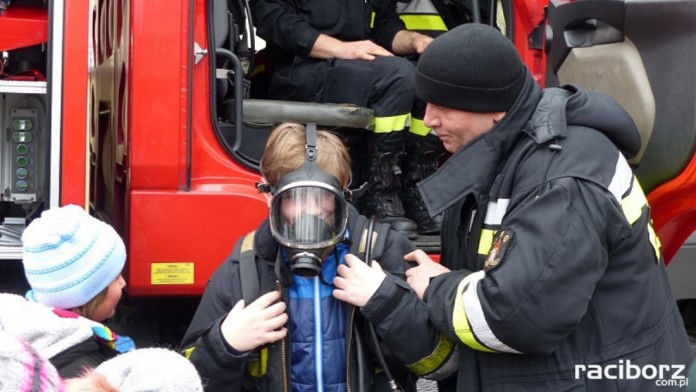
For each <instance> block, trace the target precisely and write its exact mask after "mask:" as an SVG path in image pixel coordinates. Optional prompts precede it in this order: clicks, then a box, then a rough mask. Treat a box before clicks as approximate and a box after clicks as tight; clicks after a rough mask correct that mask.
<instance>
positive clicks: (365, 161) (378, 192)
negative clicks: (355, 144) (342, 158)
mask: <svg viewBox="0 0 696 392" xmlns="http://www.w3.org/2000/svg"><path fill="white" fill-rule="evenodd" d="M404 134H405V132H403V131H399V132H390V133H378V134H374V135H371V136H370V139H369V141H368V142H367V143H366V146H365V147H366V148H365V153H366V154H365V155H363V156H357V157H355V158H354V159H355V160H356V164H357V166H358V167H359V168H361V169H362V170H361V171H362V174H363V175H362V178H363V179H364V180H365V181H367V186H368V188H367V192H366V193H365V194H364V195H363V196H362V197H361V198H360V199H361V200H360V204H359V205H360V207H361V213H362V214H363V215H365V216H368V217H369V216H372V215H375V216H376V217H377V218H378V219H380V220H381V221H382V222H384V223H389V225H390V226H391V227H392V228H393V229H394V230H396V231H398V232H400V233H402V234H404V235H405V236H406V237H408V238H410V239H415V238H416V237H418V226H417V225H416V223H415V222H414V221H412V220H410V219H408V218H406V216H405V211H404V207H403V205H402V204H401V200H400V199H399V193H400V191H401V178H400V177H401V168H400V167H399V160H400V159H401V156H402V155H403V145H404V138H405V135H404Z"/></svg>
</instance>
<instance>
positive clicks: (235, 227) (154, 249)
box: [115, 1, 268, 296]
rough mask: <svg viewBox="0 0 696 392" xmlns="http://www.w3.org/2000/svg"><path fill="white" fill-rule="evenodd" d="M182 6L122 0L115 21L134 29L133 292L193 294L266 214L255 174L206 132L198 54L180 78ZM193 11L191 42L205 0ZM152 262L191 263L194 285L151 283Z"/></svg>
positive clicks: (199, 37) (129, 146)
mask: <svg viewBox="0 0 696 392" xmlns="http://www.w3.org/2000/svg"><path fill="white" fill-rule="evenodd" d="M158 4H159V5H158ZM188 10H189V3H188V1H179V2H177V6H176V7H173V6H172V3H171V1H168V2H154V1H153V2H131V3H130V9H129V17H128V18H127V22H128V23H126V26H125V27H124V28H128V29H129V31H130V34H131V36H132V37H137V39H132V40H130V47H129V49H130V51H129V52H128V62H127V63H126V69H127V71H126V73H127V74H128V88H127V89H126V93H127V94H128V99H127V100H125V101H126V102H128V107H127V111H128V116H127V118H128V122H127V124H128V126H127V129H126V131H125V133H126V135H127V137H126V139H125V140H126V143H125V144H124V146H125V151H124V154H125V157H126V158H127V160H126V161H125V162H124V164H123V168H124V170H126V173H127V174H126V176H125V177H126V179H127V196H126V198H125V200H124V203H125V205H124V206H123V208H124V210H125V212H126V221H125V230H124V234H125V237H126V238H127V247H128V266H127V280H128V284H129V289H128V291H129V294H130V295H134V296H152V295H161V296H166V295H199V294H201V293H202V292H203V289H204V286H205V283H206V282H207V280H208V278H209V277H210V275H211V274H212V273H213V271H214V270H215V269H216V268H217V266H218V265H219V264H220V263H221V262H222V261H223V260H224V258H225V257H226V256H227V255H228V254H229V252H230V251H231V249H232V246H233V245H234V242H235V241H236V240H237V239H238V238H239V237H241V236H242V235H244V234H246V233H248V232H249V231H251V230H253V229H255V228H256V226H257V225H258V224H259V223H260V222H261V220H263V219H264V218H265V217H266V216H267V215H268V210H267V205H266V202H265V198H264V197H263V195H259V194H258V192H257V191H256V189H255V187H254V183H255V181H256V180H258V179H259V174H258V173H256V172H254V171H251V170H248V169H247V168H244V167H242V166H240V165H239V164H237V163H236V162H235V161H234V160H233V159H231V157H230V156H229V155H227V153H226V152H225V151H224V149H223V148H222V146H221V145H220V143H219V142H218V140H217V137H216V136H215V132H214V129H213V124H212V123H211V119H210V90H209V79H208V77H209V75H208V58H207V57H204V59H203V61H201V62H200V63H198V64H196V65H195V66H194V68H193V80H192V81H191V82H190V84H189V68H188V67H189V65H190V61H189V60H190V59H189V57H188V56H189V55H191V54H192V50H193V49H191V48H189V45H188V20H189V19H188V18H189V15H188ZM195 10H196V15H195V24H194V31H195V41H196V42H198V43H199V45H201V46H206V43H207V30H206V26H205V20H206V18H205V2H204V1H196V3H195ZM124 20H126V19H124ZM182 26H183V27H184V28H182ZM117 53H118V52H117ZM115 57H118V56H115ZM118 63H119V61H115V64H116V65H115V68H118V67H119V65H118ZM189 86H191V88H192V89H193V90H192V91H191V94H192V95H193V96H192V107H191V108H189V107H188V106H187V104H188V93H189V90H188V89H189ZM119 101H121V100H119ZM189 116H191V119H190V124H191V140H190V142H189V140H188V137H187V134H188V128H187V127H188V124H189ZM189 143H190V144H189ZM188 148H191V161H190V165H191V166H190V167H191V170H190V172H191V178H190V189H189V190H186V189H185V185H186V157H187V149H188ZM153 263H194V271H195V279H194V283H193V284H174V285H170V284H153V280H152V279H153V276H152V265H153ZM155 283H156V282H155Z"/></svg>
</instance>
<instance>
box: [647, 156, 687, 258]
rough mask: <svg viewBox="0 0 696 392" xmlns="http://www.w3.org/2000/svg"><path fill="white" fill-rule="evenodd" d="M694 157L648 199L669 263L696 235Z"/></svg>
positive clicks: (663, 250)
mask: <svg viewBox="0 0 696 392" xmlns="http://www.w3.org/2000/svg"><path fill="white" fill-rule="evenodd" d="M695 194H696V156H693V157H692V158H691V162H690V163H689V164H688V165H687V167H686V168H685V169H684V170H683V171H682V172H681V174H679V175H678V176H677V177H675V178H674V179H672V180H670V181H668V182H666V183H664V184H662V185H661V186H659V187H657V188H656V189H655V190H654V191H652V192H651V193H650V194H649V195H648V202H649V203H650V206H651V208H652V210H651V212H652V218H653V224H654V226H655V230H656V231H657V235H658V237H660V241H661V242H662V253H663V254H664V257H665V262H666V263H669V262H670V261H671V260H672V257H674V255H675V254H676V253H677V251H678V250H679V248H680V247H681V246H682V244H683V243H684V241H686V239H687V238H688V237H689V235H691V233H693V232H694V231H696V197H694V195H695Z"/></svg>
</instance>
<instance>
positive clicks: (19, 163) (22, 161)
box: [17, 157, 29, 167]
mask: <svg viewBox="0 0 696 392" xmlns="http://www.w3.org/2000/svg"><path fill="white" fill-rule="evenodd" d="M28 163H29V160H28V159H27V157H17V166H19V167H24V166H26V165H27V164H28Z"/></svg>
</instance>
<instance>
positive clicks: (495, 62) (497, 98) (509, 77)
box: [416, 23, 526, 113]
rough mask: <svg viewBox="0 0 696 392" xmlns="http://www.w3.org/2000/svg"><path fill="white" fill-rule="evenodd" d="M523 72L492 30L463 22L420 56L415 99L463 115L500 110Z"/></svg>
mask: <svg viewBox="0 0 696 392" xmlns="http://www.w3.org/2000/svg"><path fill="white" fill-rule="evenodd" d="M525 75H526V71H525V67H524V65H523V64H522V60H521V59H520V56H519V55H518V54H517V51H516V50H515V47H514V46H513V45H512V42H510V40H509V39H508V38H506V37H505V36H504V35H502V34H501V33H500V32H499V31H498V30H496V29H495V28H493V27H491V26H488V25H484V24H479V23H467V24H464V25H461V26H458V27H456V28H454V29H452V30H450V31H448V32H447V33H445V34H442V35H440V36H439V37H437V39H435V40H434V41H433V42H431V43H430V45H428V47H427V48H426V49H425V52H423V54H422V55H421V56H420V60H419V61H418V68H417V72H416V95H418V97H419V98H420V99H422V100H424V101H426V102H430V103H434V104H436V105H438V106H444V107H447V108H451V109H457V110H463V111H467V112H479V113H491V112H505V111H507V110H508V109H510V107H511V106H512V104H513V103H515V100H516V99H517V96H518V95H519V94H520V91H522V87H523V86H524V81H525V79H526V77H525Z"/></svg>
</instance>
